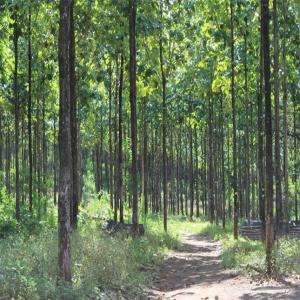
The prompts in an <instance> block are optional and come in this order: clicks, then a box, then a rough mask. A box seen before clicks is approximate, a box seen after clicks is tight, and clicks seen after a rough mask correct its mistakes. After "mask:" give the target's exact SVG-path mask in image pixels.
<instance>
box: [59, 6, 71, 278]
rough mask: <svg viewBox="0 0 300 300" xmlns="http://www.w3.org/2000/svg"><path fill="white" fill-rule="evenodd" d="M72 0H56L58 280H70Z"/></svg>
mask: <svg viewBox="0 0 300 300" xmlns="http://www.w3.org/2000/svg"><path fill="white" fill-rule="evenodd" d="M71 2H72V0H60V24H59V91H60V105H59V117H60V118H59V161H60V174H59V198H58V222H59V223H58V224H59V255H58V265H59V277H60V278H61V279H62V280H64V281H71V278H72V274H71V249H70V229H71V226H70V203H71V198H72V194H73V189H72V182H73V181H72V175H73V170H72V151H71V123H70V116H71V114H70V69H69V41H70V8H71Z"/></svg>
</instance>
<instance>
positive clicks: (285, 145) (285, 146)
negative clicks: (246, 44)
mask: <svg viewBox="0 0 300 300" xmlns="http://www.w3.org/2000/svg"><path fill="white" fill-rule="evenodd" d="M286 2H287V1H286V0H283V2H282V4H283V7H282V10H283V38H282V63H283V80H282V91H283V132H284V133H283V168H284V203H285V222H286V223H288V222H289V218H290V217H289V170H288V167H289V166H288V163H289V161H288V140H287V132H288V123H287V83H286V81H287V70H286V69H287V68H286V22H287V21H286V18H287V16H286V14H287V3H286Z"/></svg>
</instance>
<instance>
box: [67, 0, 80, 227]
mask: <svg viewBox="0 0 300 300" xmlns="http://www.w3.org/2000/svg"><path fill="white" fill-rule="evenodd" d="M74 6H75V0H72V1H71V7H70V36H69V38H70V42H69V60H70V62H69V63H70V122H71V124H70V126H71V151H72V169H73V175H72V176H73V186H72V189H73V191H72V199H71V200H72V201H71V203H70V212H71V214H70V218H71V226H72V227H76V226H77V215H78V207H79V199H80V197H79V195H80V179H79V178H80V175H79V164H78V162H79V150H78V148H79V146H78V122H77V115H78V114H77V97H76V73H75V30H74Z"/></svg>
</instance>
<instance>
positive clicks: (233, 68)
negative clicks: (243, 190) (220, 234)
mask: <svg viewBox="0 0 300 300" xmlns="http://www.w3.org/2000/svg"><path fill="white" fill-rule="evenodd" d="M230 32H231V40H230V42H231V47H230V48H231V106H232V160H233V166H232V167H233V177H232V186H233V195H234V196H233V197H234V201H233V205H234V212H233V223H234V224H233V226H234V229H233V231H234V232H233V234H234V238H235V239H237V238H238V195H237V192H238V191H237V155H236V116H235V114H236V107H235V62H234V12H233V0H230Z"/></svg>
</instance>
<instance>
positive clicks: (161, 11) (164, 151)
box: [159, 0, 168, 232]
mask: <svg viewBox="0 0 300 300" xmlns="http://www.w3.org/2000/svg"><path fill="white" fill-rule="evenodd" d="M160 22H161V32H160V38H159V58H160V70H161V80H162V92H163V120H162V123H163V124H162V148H163V149H162V150H163V197H164V198H163V202H164V230H165V232H167V219H168V203H167V202H168V199H167V192H168V191H167V149H166V122H167V120H166V118H167V103H166V84H167V80H166V76H165V70H164V57H163V1H162V0H161V1H160Z"/></svg>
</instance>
